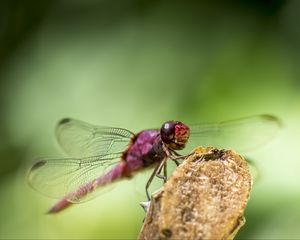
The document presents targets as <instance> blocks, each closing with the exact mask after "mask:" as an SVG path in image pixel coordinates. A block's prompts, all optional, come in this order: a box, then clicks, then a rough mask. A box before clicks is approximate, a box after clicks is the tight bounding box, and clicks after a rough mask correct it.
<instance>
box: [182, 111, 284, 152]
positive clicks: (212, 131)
mask: <svg viewBox="0 0 300 240" xmlns="http://www.w3.org/2000/svg"><path fill="white" fill-rule="evenodd" d="M280 127H281V122H280V120H279V119H278V118H276V117H274V116H271V115H256V116H252V117H247V118H241V119H237V120H231V121H225V122H220V123H215V124H203V125H198V126H191V127H190V138H189V141H188V144H187V147H186V151H188V152H190V151H192V150H193V149H194V148H196V147H197V146H214V147H219V148H229V149H233V150H236V151H241V152H247V151H251V150H255V149H256V148H258V147H260V146H262V145H264V144H266V143H267V142H269V141H270V140H271V139H272V138H273V137H274V136H275V135H276V133H277V132H278V130H279V129H280Z"/></svg>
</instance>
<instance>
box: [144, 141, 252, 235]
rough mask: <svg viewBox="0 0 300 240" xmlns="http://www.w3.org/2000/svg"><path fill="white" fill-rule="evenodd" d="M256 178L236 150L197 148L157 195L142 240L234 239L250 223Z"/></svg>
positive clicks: (151, 205)
mask: <svg viewBox="0 0 300 240" xmlns="http://www.w3.org/2000/svg"><path fill="white" fill-rule="evenodd" d="M251 184H252V181H251V175H250V172H249V169H248V166H247V162H246V161H245V159H244V158H243V157H241V156H240V155H238V154H237V153H236V152H234V151H231V150H220V149H215V148H212V147H209V148H197V149H195V150H194V152H193V154H192V155H190V156H189V157H187V158H186V159H185V160H184V162H183V163H182V164H181V165H180V166H179V167H177V168H176V170H175V171H174V172H173V174H172V176H171V177H170V178H169V179H168V181H167V183H166V184H165V185H164V187H163V188H162V189H160V190H159V191H158V192H156V193H155V194H153V196H152V199H151V204H150V207H149V210H148V212H147V215H146V218H145V221H144V224H143V227H142V229H141V232H140V235H139V237H138V238H139V239H151V240H153V239H231V238H233V237H234V236H235V234H236V233H237V231H238V229H239V228H240V227H241V226H242V225H243V224H244V217H243V213H244V210H245V207H246V204H247V201H248V199H249V194H250V190H251Z"/></svg>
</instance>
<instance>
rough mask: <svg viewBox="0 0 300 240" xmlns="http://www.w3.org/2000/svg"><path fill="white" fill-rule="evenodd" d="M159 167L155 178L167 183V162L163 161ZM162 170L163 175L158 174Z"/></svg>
mask: <svg viewBox="0 0 300 240" xmlns="http://www.w3.org/2000/svg"><path fill="white" fill-rule="evenodd" d="M160 166H161V167H160V168H159V169H158V170H157V174H156V177H158V178H160V179H163V180H164V182H166V181H167V161H166V160H164V161H163V164H162V163H161V164H160ZM162 168H163V172H164V173H163V175H161V174H160V173H161V170H162Z"/></svg>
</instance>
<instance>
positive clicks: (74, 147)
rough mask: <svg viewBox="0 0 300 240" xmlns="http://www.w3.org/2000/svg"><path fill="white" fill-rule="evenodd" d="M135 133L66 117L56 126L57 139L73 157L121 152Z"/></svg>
mask: <svg viewBox="0 0 300 240" xmlns="http://www.w3.org/2000/svg"><path fill="white" fill-rule="evenodd" d="M133 136H134V134H133V133H132V132H130V131H128V130H126V129H123V128H112V127H104V126H94V125H91V124H89V123H85V122H82V121H79V120H75V119H70V118H65V119H63V120H61V121H60V122H59V123H58V125H57V127H56V139H57V142H58V143H59V145H60V146H61V147H62V149H63V150H64V151H65V152H66V153H67V154H68V155H69V156H72V157H86V156H97V155H106V154H109V153H115V152H121V151H123V150H125V149H126V147H127V146H128V145H129V143H130V141H131V139H132V137H133Z"/></svg>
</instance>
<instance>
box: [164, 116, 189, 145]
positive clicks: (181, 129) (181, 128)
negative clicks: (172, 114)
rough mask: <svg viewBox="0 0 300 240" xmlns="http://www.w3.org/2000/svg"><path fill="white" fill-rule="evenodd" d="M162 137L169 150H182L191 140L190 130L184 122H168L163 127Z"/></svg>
mask: <svg viewBox="0 0 300 240" xmlns="http://www.w3.org/2000/svg"><path fill="white" fill-rule="evenodd" d="M160 135H161V139H162V141H163V142H164V143H165V144H166V145H167V147H168V148H170V149H173V150H181V149H183V148H184V147H185V145H186V143H187V141H188V139H189V136H190V129H189V127H188V126H187V125H185V124H184V123H182V122H179V121H168V122H165V123H164V124H163V125H162V126H161V129H160Z"/></svg>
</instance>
